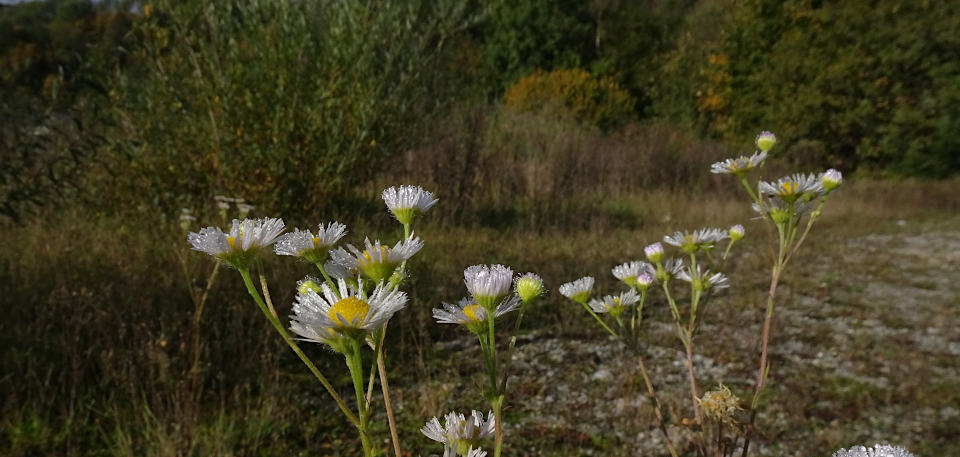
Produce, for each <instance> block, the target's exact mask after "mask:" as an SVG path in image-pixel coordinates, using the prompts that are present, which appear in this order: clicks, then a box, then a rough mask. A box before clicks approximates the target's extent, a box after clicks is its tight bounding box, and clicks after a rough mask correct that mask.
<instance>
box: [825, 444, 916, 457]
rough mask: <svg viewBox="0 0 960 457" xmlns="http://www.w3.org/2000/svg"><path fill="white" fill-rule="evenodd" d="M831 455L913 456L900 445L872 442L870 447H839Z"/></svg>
mask: <svg viewBox="0 0 960 457" xmlns="http://www.w3.org/2000/svg"><path fill="white" fill-rule="evenodd" d="M833 457H913V454H911V453H910V451H908V450H906V449H904V448H902V447H900V446H890V445H888V444H874V445H873V446H871V447H864V446H854V447H852V448H850V450H847V449H840V450H839V451H837V452H834V453H833Z"/></svg>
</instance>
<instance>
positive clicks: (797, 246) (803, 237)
mask: <svg viewBox="0 0 960 457" xmlns="http://www.w3.org/2000/svg"><path fill="white" fill-rule="evenodd" d="M826 202H827V197H826V196H824V197H823V198H821V199H820V204H819V205H817V210H816V211H814V212H813V213H811V214H810V219H809V220H807V227H806V228H805V229H804V230H803V234H801V235H800V239H799V240H797V244H795V245H793V249H791V250H790V254H789V255H787V258H786V259H784V261H783V263H784V264H786V263H787V261H789V260H790V259H792V258H793V255H794V254H796V253H797V250H799V249H800V245H802V244H803V240H806V239H807V234H808V233H810V228H811V227H813V222H814V221H816V220H817V218H818V217H820V210H821V209H822V208H823V204H824V203H826Z"/></svg>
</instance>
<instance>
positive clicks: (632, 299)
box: [589, 290, 640, 316]
mask: <svg viewBox="0 0 960 457" xmlns="http://www.w3.org/2000/svg"><path fill="white" fill-rule="evenodd" d="M638 301H640V296H639V295H637V293H636V292H634V291H633V290H628V291H626V292H623V293H621V294H620V295H607V296H604V297H603V300H597V299H593V300H590V303H589V305H590V309H592V310H593V311H594V312H597V313H610V314H611V315H613V316H618V315H620V313H622V312H623V311H624V310H626V309H627V307H629V306H633V305H635V304H637V302H638Z"/></svg>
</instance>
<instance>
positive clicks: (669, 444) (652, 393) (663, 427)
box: [637, 353, 677, 457]
mask: <svg viewBox="0 0 960 457" xmlns="http://www.w3.org/2000/svg"><path fill="white" fill-rule="evenodd" d="M637 364H638V365H640V375H641V376H643V383H644V384H646V386H647V396H649V397H650V400H651V401H653V404H654V410H653V411H654V413H655V414H656V416H657V424H658V425H659V426H660V432H661V433H663V439H664V440H666V442H667V449H669V450H670V455H671V456H672V457H677V450H676V448H674V447H673V441H672V440H671V439H670V433H668V432H667V425H666V423H665V422H664V420H663V412H662V409H663V408H662V407H661V406H660V399H659V398H657V393H656V392H655V391H654V390H653V383H652V382H650V375H649V374H648V373H647V366H646V365H644V363H643V358H642V357H640V355H639V353H638V354H637Z"/></svg>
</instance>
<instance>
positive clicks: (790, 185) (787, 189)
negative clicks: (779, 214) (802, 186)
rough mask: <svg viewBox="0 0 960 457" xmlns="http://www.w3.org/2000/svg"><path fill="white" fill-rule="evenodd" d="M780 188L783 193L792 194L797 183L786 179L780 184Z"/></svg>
mask: <svg viewBox="0 0 960 457" xmlns="http://www.w3.org/2000/svg"><path fill="white" fill-rule="evenodd" d="M780 190H781V193H783V194H784V195H793V194H795V193H796V192H797V183H795V182H793V181H786V182H784V183H783V184H781V185H780Z"/></svg>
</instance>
